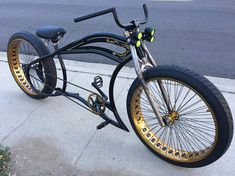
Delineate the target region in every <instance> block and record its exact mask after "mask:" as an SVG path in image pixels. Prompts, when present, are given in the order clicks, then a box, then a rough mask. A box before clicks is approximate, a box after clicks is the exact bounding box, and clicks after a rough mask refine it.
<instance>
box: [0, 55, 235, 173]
mask: <svg viewBox="0 0 235 176" xmlns="http://www.w3.org/2000/svg"><path fill="white" fill-rule="evenodd" d="M66 62H67V63H66V64H67V66H68V70H69V72H68V73H69V75H68V76H69V80H71V81H73V82H76V83H79V85H81V86H83V87H87V86H89V87H90V83H91V82H92V81H93V78H94V76H95V75H102V77H103V79H104V88H103V90H105V91H107V90H108V81H109V80H110V74H111V73H112V70H113V68H114V66H110V65H104V64H92V63H80V62H76V63H75V62H71V61H66ZM94 68H95V69H94ZM134 77H135V74H134V71H133V69H131V68H124V70H123V71H122V73H121V74H120V76H119V77H118V79H117V83H116V86H117V89H116V90H115V97H116V102H117V108H118V110H119V113H120V115H121V117H122V119H123V120H124V122H125V123H126V124H127V126H128V128H129V129H130V133H126V132H124V131H122V130H119V129H117V128H115V127H113V126H111V125H108V126H107V127H105V128H103V129H102V130H96V126H97V125H98V124H100V123H101V122H102V120H101V119H100V118H99V117H97V116H95V115H94V114H92V113H90V112H88V111H86V110H84V109H83V108H81V107H79V106H77V105H76V104H74V103H72V102H70V101H69V100H67V99H65V98H63V97H56V98H47V99H44V100H34V99H31V98H30V97H28V96H26V95H25V94H24V93H23V92H22V91H21V90H20V89H19V87H18V86H17V85H16V83H15V81H14V80H13V78H12V76H11V74H10V72H9V68H8V64H7V63H6V56H5V54H4V53H0V82H1V86H0V140H1V142H0V143H2V144H3V145H5V146H9V147H10V148H11V150H12V161H11V167H12V170H13V172H14V173H16V175H17V176H18V175H22V176H34V175H35V176H38V175H40V176H41V175H43V176H44V175H82V176H88V175H90V176H94V175H99V176H108V175H112V176H153V175H161V176H165V175H172V173H173V174H174V176H178V175H179V176H182V175H211V176H212V175H213V176H216V175H220V176H223V175H232V173H234V172H235V168H234V164H235V158H234V156H235V143H234V141H233V143H232V145H231V147H230V148H229V150H228V151H227V153H226V154H225V155H224V156H223V157H222V158H221V159H219V160H218V161H217V162H215V163H213V164H211V165H209V166H207V167H204V168H197V169H186V168H181V167H176V166H174V165H171V164H168V163H166V162H164V161H162V160H161V159H159V158H158V157H156V156H154V155H153V154H152V153H151V152H150V151H149V150H148V149H147V148H146V147H145V146H144V145H143V144H142V143H141V142H140V141H139V139H138V138H137V137H136V135H135V134H134V132H133V131H132V129H131V127H130V124H129V121H128V118H127V113H126V95H127V92H128V88H129V87H130V85H131V83H132V81H133V78H134ZM209 79H210V80H211V81H212V82H214V83H215V84H216V85H217V86H218V87H219V89H220V90H221V91H222V92H223V94H224V96H225V98H226V99H227V101H228V103H229V105H230V108H231V110H232V113H233V115H234V116H235V81H234V80H229V79H221V78H212V77H209ZM69 89H70V90H73V91H77V92H80V94H81V95H83V94H84V96H86V95H87V93H86V92H83V91H80V90H78V89H76V88H74V87H69ZM110 114H111V113H110Z"/></svg>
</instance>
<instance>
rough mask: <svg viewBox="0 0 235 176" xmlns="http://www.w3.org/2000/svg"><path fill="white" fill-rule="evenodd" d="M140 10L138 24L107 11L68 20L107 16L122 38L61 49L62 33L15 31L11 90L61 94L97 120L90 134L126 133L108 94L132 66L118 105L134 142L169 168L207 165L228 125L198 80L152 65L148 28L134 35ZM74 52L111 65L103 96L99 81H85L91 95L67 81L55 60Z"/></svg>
mask: <svg viewBox="0 0 235 176" xmlns="http://www.w3.org/2000/svg"><path fill="white" fill-rule="evenodd" d="M143 9H144V14H145V20H142V21H140V20H133V21H131V22H130V23H128V24H122V23H121V22H120V20H119V18H118V15H117V13H116V10H115V8H111V9H107V10H104V11H100V12H97V13H93V14H90V15H87V16H83V17H79V18H76V19H74V22H80V21H83V20H87V19H90V18H93V17H97V16H100V15H104V14H107V13H111V14H112V15H113V17H114V20H115V22H116V23H117V25H118V26H119V27H121V28H123V29H124V36H119V35H115V34H110V33H98V34H93V35H89V36H87V37H84V38H82V39H79V40H76V41H74V42H72V43H70V44H68V45H66V46H64V47H62V48H59V47H58V42H59V40H60V39H61V38H62V37H63V36H64V34H65V33H66V31H65V30H64V29H63V28H60V27H57V26H46V27H41V28H39V29H38V30H37V31H36V35H37V36H38V37H36V36H35V35H33V34H31V33H29V32H18V33H15V34H14V35H13V36H12V37H11V38H10V40H9V43H8V49H7V54H8V62H9V66H10V70H11V73H12V75H13V77H14V79H15V81H16V82H17V84H18V85H19V87H20V88H21V89H22V90H23V91H24V92H25V93H26V94H27V95H29V96H31V97H32V98H35V99H42V98H46V97H48V96H50V97H55V96H60V95H62V96H65V97H66V98H68V99H70V100H72V101H73V102H75V103H77V104H78V105H80V106H82V107H83V108H85V109H87V110H89V111H91V112H93V113H95V114H97V115H98V116H100V117H101V118H103V119H104V122H103V123H101V124H100V125H98V126H97V129H101V128H103V127H105V126H106V125H108V124H112V125H114V126H116V127H118V128H120V129H122V130H124V131H127V132H128V131H129V130H128V128H127V127H126V125H125V124H124V123H123V121H122V119H121V118H120V116H119V114H118V111H117V109H116V106H115V101H114V95H113V90H114V83H115V80H116V78H117V75H118V73H119V71H120V70H121V69H122V68H123V66H124V65H126V64H127V63H128V62H130V61H133V62H134V68H135V71H136V74H137V78H136V79H135V80H134V82H133V83H132V85H131V87H130V89H129V92H128V95H127V103H126V106H127V111H128V116H129V120H130V123H131V125H132V127H133V129H134V131H135V133H136V134H137V136H138V137H139V139H140V140H141V141H142V142H143V144H144V145H146V147H148V148H149V149H150V150H151V151H152V152H153V153H154V154H156V155H157V156H159V157H161V158H162V159H164V160H166V161H168V162H170V163H173V164H175V165H179V166H183V167H201V166H205V165H208V164H210V163H212V162H214V161H215V160H217V159H218V158H220V157H221V156H222V155H223V154H224V153H225V152H226V150H227V149H228V147H229V145H230V143H231V140H232V136H233V120H232V115H231V112H230V109H229V107H228V104H227V102H226V101H225V99H224V97H223V95H222V94H221V93H220V91H219V90H218V89H217V88H216V87H215V86H214V85H213V84H212V83H211V82H210V81H208V80H207V79H206V78H204V77H203V76H201V75H199V74H197V73H195V72H193V71H190V70H188V69H186V68H182V67H178V66H174V65H159V66H158V65H157V64H156V62H155V59H154V57H153V56H152V55H151V53H150V52H149V50H148V48H147V47H146V44H145V43H146V42H154V39H155V37H154V36H155V29H154V28H145V29H144V30H142V31H141V29H140V26H141V25H142V24H145V23H147V21H148V10H147V6H146V5H145V4H144V5H143ZM48 42H52V44H53V46H54V48H55V51H54V52H53V53H50V52H49V49H48V47H47V45H46V44H48ZM100 43H106V44H111V45H114V46H117V47H119V48H120V47H121V48H122V51H121V52H120V51H114V50H112V49H110V48H106V47H102V46H99V45H98V44H100ZM114 48H116V47H114ZM82 53H93V54H98V55H102V56H105V57H107V58H109V59H111V60H113V61H115V62H117V63H118V65H117V67H116V68H115V70H114V71H113V74H112V77H111V80H110V83H109V92H108V95H106V94H105V93H104V92H103V91H102V89H101V87H102V86H103V79H102V77H100V76H96V77H95V78H94V82H92V86H93V87H94V88H95V89H96V90H97V91H95V92H94V91H91V90H88V89H87V88H84V87H81V86H79V85H76V84H75V83H72V82H70V81H68V80H67V73H66V67H65V64H64V61H63V58H62V55H66V54H67V55H68V54H82ZM55 59H57V60H58V62H59V65H60V67H61V71H62V75H63V77H61V78H60V77H58V76H57V71H60V70H57V69H56V64H55ZM78 76H79V75H78ZM58 80H60V81H62V82H63V85H62V86H58V84H57V81H58ZM68 84H70V85H73V86H76V87H77V88H80V89H83V90H85V91H88V92H89V93H90V95H89V96H88V97H87V98H84V97H82V96H80V94H79V93H77V92H75V93H72V92H68V91H66V87H67V85H68ZM107 109H109V110H110V111H112V112H113V114H114V116H115V120H113V119H112V118H110V117H109V116H108V115H107V113H106V110H107Z"/></svg>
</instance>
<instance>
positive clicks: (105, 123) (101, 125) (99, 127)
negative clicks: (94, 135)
mask: <svg viewBox="0 0 235 176" xmlns="http://www.w3.org/2000/svg"><path fill="white" fill-rule="evenodd" d="M108 124H109V122H108V121H104V122H102V123H101V124H99V125H98V126H97V127H96V128H97V130H100V129H102V128H104V127H106V126H107V125H108Z"/></svg>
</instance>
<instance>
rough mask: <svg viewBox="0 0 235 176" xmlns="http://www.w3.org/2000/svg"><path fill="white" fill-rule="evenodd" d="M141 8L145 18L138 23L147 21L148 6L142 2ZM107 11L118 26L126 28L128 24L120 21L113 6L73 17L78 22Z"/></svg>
mask: <svg viewBox="0 0 235 176" xmlns="http://www.w3.org/2000/svg"><path fill="white" fill-rule="evenodd" d="M143 9H144V15H145V19H144V20H142V21H140V23H139V24H145V23H147V22H148V8H147V5H146V4H143ZM107 13H112V14H113V17H114V20H115V22H116V24H117V25H118V26H119V27H121V28H126V27H127V26H128V25H124V24H122V23H121V22H120V20H119V18H118V15H117V12H116V9H115V8H110V9H107V10H103V11H100V12H96V13H92V14H89V15H85V16H81V17H78V18H75V19H74V22H75V23H77V22H80V21H83V20H87V19H90V18H94V17H97V16H101V15H105V14H107Z"/></svg>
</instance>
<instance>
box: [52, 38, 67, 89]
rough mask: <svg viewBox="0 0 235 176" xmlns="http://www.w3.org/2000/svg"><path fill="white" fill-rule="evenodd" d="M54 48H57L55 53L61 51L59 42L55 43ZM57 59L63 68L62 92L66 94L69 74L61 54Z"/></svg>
mask: <svg viewBox="0 0 235 176" xmlns="http://www.w3.org/2000/svg"><path fill="white" fill-rule="evenodd" d="M52 43H53V47H54V48H55V51H58V50H59V47H58V45H59V41H57V42H53V41H52ZM57 57H58V59H59V62H60V66H61V70H62V74H63V87H62V92H65V91H66V87H67V73H66V67H65V64H64V61H63V58H62V57H61V55H60V54H57Z"/></svg>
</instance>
